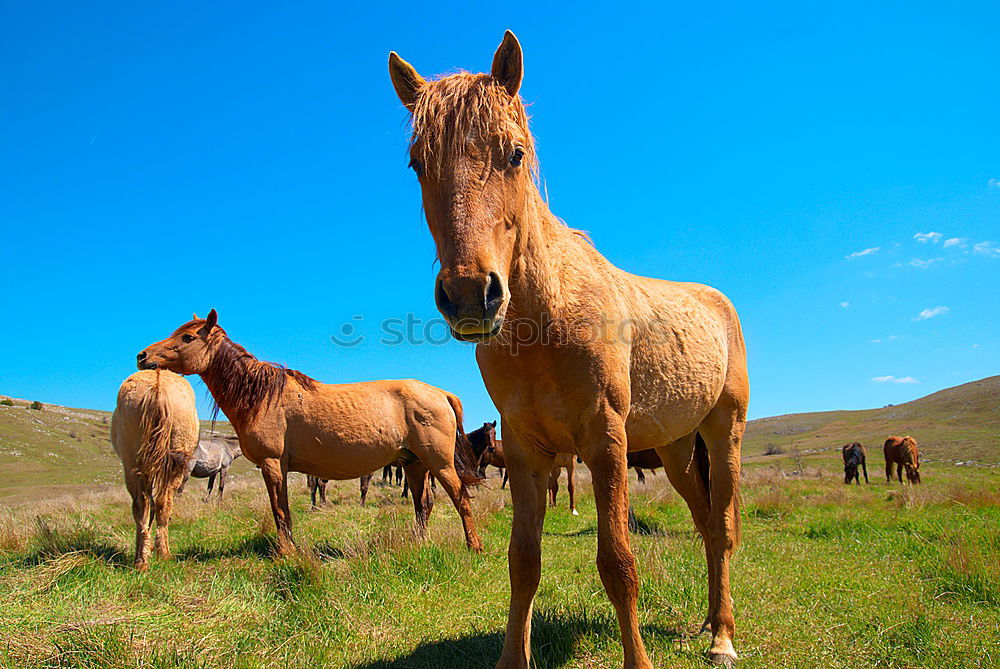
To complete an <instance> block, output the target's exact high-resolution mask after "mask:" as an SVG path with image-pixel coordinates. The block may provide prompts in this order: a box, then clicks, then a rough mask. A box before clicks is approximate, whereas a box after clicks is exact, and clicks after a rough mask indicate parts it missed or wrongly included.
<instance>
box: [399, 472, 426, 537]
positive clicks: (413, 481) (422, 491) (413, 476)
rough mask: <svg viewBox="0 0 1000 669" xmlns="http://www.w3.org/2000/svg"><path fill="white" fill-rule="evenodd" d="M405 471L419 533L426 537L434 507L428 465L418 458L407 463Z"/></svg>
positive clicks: (420, 535)
mask: <svg viewBox="0 0 1000 669" xmlns="http://www.w3.org/2000/svg"><path fill="white" fill-rule="evenodd" d="M403 473H404V474H405V475H406V483H407V486H406V488H408V489H409V491H410V492H411V493H412V495H411V497H413V516H414V520H415V521H416V531H417V535H418V536H419V537H420V538H424V537H426V536H427V521H428V520H430V516H431V511H432V510H433V507H434V498H433V497H431V495H430V486H429V485H428V484H427V478H428V472H427V467H425V466H424V463H422V462H420V461H419V460H417V461H416V462H411V463H410V464H408V465H405V466H404V467H403ZM405 490H406V489H404V494H405Z"/></svg>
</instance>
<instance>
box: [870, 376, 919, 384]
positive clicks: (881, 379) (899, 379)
mask: <svg viewBox="0 0 1000 669" xmlns="http://www.w3.org/2000/svg"><path fill="white" fill-rule="evenodd" d="M872 381H874V382H875V383H920V381H917V380H916V379H915V378H913V377H912V376H876V377H875V378H873V379H872Z"/></svg>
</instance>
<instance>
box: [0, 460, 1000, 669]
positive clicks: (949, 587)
mask: <svg viewBox="0 0 1000 669" xmlns="http://www.w3.org/2000/svg"><path fill="white" fill-rule="evenodd" d="M804 463H805V467H802V464H803V460H802V459H800V460H798V461H796V460H795V459H792V458H785V457H781V456H775V457H772V458H768V459H766V464H760V465H751V466H749V467H748V468H747V469H746V471H745V477H744V478H745V483H744V495H743V499H744V541H743V547H742V548H741V550H740V551H739V552H738V554H737V556H736V558H735V560H734V563H733V588H734V598H735V604H736V615H737V625H738V639H737V650H738V651H739V652H740V654H741V657H742V661H741V663H740V666H743V667H746V668H748V669H749V668H752V667H767V668H780V667H789V668H791V667H928V668H930V667H935V668H939V667H941V668H947V667H955V668H958V667H962V668H963V669H964V668H966V667H976V666H983V667H987V666H997V665H998V663H1000V636H998V629H1000V567H998V565H997V559H996V556H997V554H998V552H1000V505H998V502H1000V493H998V487H1000V486H998V484H1000V470H997V469H990V468H977V467H954V466H949V465H944V464H939V465H928V466H927V467H926V468H925V469H926V471H925V472H924V479H925V484H924V485H923V486H922V487H921V488H904V487H902V486H900V485H898V484H896V485H887V484H886V483H885V482H884V481H883V480H882V479H881V478H880V477H879V476H873V478H872V480H873V483H872V484H871V485H869V486H861V487H856V486H855V487H847V486H844V485H843V484H842V483H840V482H839V476H840V470H839V466H838V463H837V462H836V459H835V458H834V457H832V456H831V455H830V454H824V455H822V456H819V455H816V456H811V457H807V458H804ZM793 470H800V471H801V473H800V474H798V475H789V472H791V471H793ZM587 478H588V477H587V474H586V472H585V471H584V473H583V474H582V476H581V479H582V482H581V485H580V486H579V489H580V491H581V492H580V499H579V502H578V506H579V509H580V516H579V517H573V516H571V515H569V513H568V511H567V509H566V501H565V493H564V491H563V494H561V495H560V505H559V507H558V508H556V509H554V510H550V511H549V513H548V516H547V518H546V523H545V535H544V538H543V560H544V564H543V576H542V584H541V587H540V588H539V592H538V596H537V598H536V606H535V617H534V653H535V661H536V664H537V666H539V667H616V666H620V663H621V650H620V646H619V643H618V639H617V624H616V623H615V620H614V615H613V611H612V609H611V606H610V604H609V603H608V601H607V599H606V597H605V595H604V592H603V588H602V586H601V583H600V578H599V577H598V574H597V571H596V568H595V566H594V554H595V550H596V530H595V522H594V504H593V497H592V495H591V492H590V485H589V481H588V480H587ZM647 481H648V483H647V484H646V485H645V486H639V485H638V484H636V483H635V481H634V478H633V481H632V487H633V490H634V495H633V501H634V506H635V510H636V514H637V516H638V518H639V520H640V521H641V525H642V527H643V528H644V530H645V533H644V534H642V535H637V536H634V547H635V551H636V554H637V557H638V563H639V569H640V575H641V579H642V581H641V597H640V617H641V623H642V626H643V634H644V638H645V640H646V643H647V646H648V648H649V651H650V654H651V657H652V658H653V662H654V665H655V666H671V667H704V666H707V665H706V662H705V660H704V651H705V650H706V648H707V645H708V640H707V639H706V638H704V637H691V636H690V633H691V632H692V631H693V630H694V629H695V628H696V626H697V625H698V624H700V622H701V619H702V618H703V616H704V612H705V607H706V596H707V595H706V583H705V574H704V557H703V550H702V547H701V544H700V541H699V540H698V539H697V537H696V535H695V533H694V531H693V528H692V525H691V522H690V519H689V517H688V513H687V510H686V507H685V506H684V504H683V503H682V502H681V500H680V499H679V498H678V497H677V496H676V494H674V493H673V492H672V491H671V490H670V488H669V485H667V483H666V478H665V477H664V476H663V475H662V474H660V475H658V476H654V477H649V478H648V479H647ZM497 484H498V480H497V479H491V480H490V482H489V484H488V487H487V488H486V489H484V490H480V491H479V493H478V496H477V498H476V500H475V501H474V507H475V510H476V514H477V519H478V523H479V526H480V529H481V532H482V535H483V538H484V541H485V544H486V549H485V551H484V552H483V553H482V554H479V555H476V554H472V553H470V552H468V551H467V550H466V549H465V548H464V545H463V541H462V535H461V531H460V528H459V524H458V519H457V515H456V514H455V512H454V510H453V509H452V508H451V507H450V505H448V504H446V501H445V499H444V497H443V495H441V494H440V493H439V495H438V500H437V504H436V507H435V511H434V516H433V518H432V521H431V529H430V538H429V539H428V540H427V541H424V542H421V541H418V540H416V539H415V538H414V537H413V535H412V531H411V527H412V514H411V510H410V507H409V505H408V503H407V502H406V501H404V500H401V499H399V498H398V494H399V489H398V488H394V487H381V486H373V489H372V494H371V497H370V499H369V505H368V506H367V507H364V508H361V507H360V506H359V505H358V503H357V483H356V482H353V481H348V482H342V483H338V484H335V485H333V489H332V491H331V505H330V506H329V507H326V508H325V509H322V510H320V511H309V510H308V497H307V494H306V491H305V486H304V482H303V480H302V479H301V478H299V477H296V479H295V482H294V499H293V506H294V516H295V532H296V537H297V540H298V542H299V545H300V546H301V547H302V548H304V552H303V554H302V555H299V556H294V557H291V558H285V559H280V558H276V557H274V555H273V530H272V522H271V518H270V513H269V511H268V509H267V507H266V504H265V501H264V495H263V487H262V484H261V483H260V482H259V478H258V477H257V476H256V475H253V474H250V473H248V474H245V475H243V476H241V477H238V478H237V480H236V481H234V483H233V485H232V486H231V487H230V489H229V490H227V492H230V491H231V492H232V493H233V494H231V495H229V496H228V498H227V499H226V500H225V501H224V502H222V503H221V504H207V505H206V504H204V503H202V502H201V501H200V489H201V485H200V482H199V484H196V486H195V487H192V488H191V491H192V492H194V491H196V490H197V494H194V495H192V494H187V495H185V496H184V497H183V498H181V500H180V502H179V506H178V509H177V513H176V516H175V520H174V523H173V524H172V526H171V539H172V544H173V545H172V547H173V549H174V552H175V555H176V559H174V560H171V561H162V560H154V561H153V563H152V565H151V568H150V571H149V572H148V573H146V574H140V573H137V572H135V571H134V570H132V569H131V568H130V567H129V563H130V560H131V557H132V555H131V549H132V541H133V535H132V532H133V530H132V526H131V522H130V517H129V510H128V503H127V498H126V496H125V495H124V492H123V491H121V490H119V489H117V488H115V489H113V490H110V491H105V492H94V493H88V494H84V495H77V496H74V497H67V498H62V499H53V500H50V501H44V502H33V503H30V504H26V505H20V506H16V507H13V508H10V509H8V510H7V511H0V592H3V593H6V594H5V596H4V601H5V604H4V612H3V615H2V616H0V666H3V667H116V668H117V667H140V666H141V667H192V668H193V667H286V666H287V667H308V666H319V665H323V666H331V667H365V668H368V667H371V668H374V667H393V668H395V667H399V668H402V667H427V668H433V669H448V668H451V667H456V668H457V667H492V666H493V663H494V662H495V660H496V658H497V656H498V655H499V651H500V647H501V643H502V630H503V627H504V623H505V620H506V610H507V599H508V595H509V586H508V581H507V560H506V545H507V540H508V538H509V532H510V503H509V495H508V493H507V492H506V491H500V490H498V489H497Z"/></svg>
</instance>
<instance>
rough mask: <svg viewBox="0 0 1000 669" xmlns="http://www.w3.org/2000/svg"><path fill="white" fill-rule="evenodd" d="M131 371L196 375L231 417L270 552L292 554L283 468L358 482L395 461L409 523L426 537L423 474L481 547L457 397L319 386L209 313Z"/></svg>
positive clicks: (149, 351) (387, 386) (420, 389)
mask: <svg viewBox="0 0 1000 669" xmlns="http://www.w3.org/2000/svg"><path fill="white" fill-rule="evenodd" d="M136 361H137V364H138V366H139V367H140V368H141V369H169V370H171V371H176V372H179V373H181V374H199V375H201V378H202V380H203V381H204V382H205V385H206V386H208V390H209V392H211V393H212V397H213V398H214V399H215V401H216V403H217V405H218V407H219V408H220V409H221V410H222V411H223V412H224V413H225V414H226V416H227V417H228V418H229V419H230V421H231V422H232V425H233V428H234V429H235V430H236V434H237V435H238V436H239V438H240V446H241V447H242V449H243V455H245V456H246V457H247V459H248V460H250V461H251V462H253V463H254V464H255V465H257V466H258V467H260V471H261V475H262V476H263V478H264V484H265V486H266V487H267V492H268V497H269V498H270V502H271V511H272V513H273V514H274V523H275V526H276V527H277V532H278V551H279V552H280V553H282V554H288V553H291V552H294V551H295V544H294V542H293V540H292V515H291V511H290V509H289V506H288V472H290V471H297V472H303V473H305V474H311V475H313V476H318V477H320V478H325V479H333V480H345V479H354V478H360V477H362V476H367V475H368V474H370V473H372V472H373V471H376V470H378V469H381V468H382V467H384V466H385V465H387V464H390V463H392V462H394V461H395V460H396V459H397V458H399V457H405V458H406V460H407V462H408V464H407V465H405V467H404V470H405V471H406V478H407V481H408V482H409V484H410V488H412V490H413V510H414V515H415V516H416V522H417V527H418V529H419V531H420V533H421V534H424V533H426V528H427V519H428V517H429V516H430V513H431V510H432V507H433V498H432V497H431V496H430V494H429V493H430V490H429V489H428V488H427V486H426V485H425V483H426V481H427V477H428V471H430V472H433V474H434V476H435V478H437V479H438V480H440V482H441V485H442V487H444V489H445V491H446V492H447V493H448V496H449V497H451V500H452V502H453V503H454V505H455V508H456V509H457V510H458V515H459V516H460V518H461V520H462V526H463V528H464V530H465V541H466V544H467V545H468V546H469V548H472V549H473V550H477V551H478V550H481V549H482V542H481V541H480V539H479V535H478V534H477V533H476V529H475V526H474V524H473V519H472V510H471V508H470V506H469V495H468V490H467V486H469V485H474V484H477V483H479V482H480V480H481V479H480V478H479V477H478V476H476V471H475V459H474V456H473V454H472V448H471V447H470V446H469V443H468V441H467V440H466V439H465V433H464V432H463V431H462V403H461V401H460V400H459V399H458V397H456V396H455V395H453V394H451V393H449V392H446V391H444V390H441V389H440V388H435V387H434V386H431V385H428V384H426V383H421V382H419V381H370V382H367V383H343V384H326V383H320V382H319V381H316V380H315V379H312V378H310V377H308V376H306V375H305V374H303V373H302V372H298V371H295V370H291V369H286V368H284V367H281V366H279V365H275V364H272V363H268V362H262V361H260V360H258V359H257V358H255V357H254V356H253V355H251V354H250V353H248V352H247V350H246V349H244V348H243V347H242V346H240V345H239V344H237V343H235V342H234V341H232V340H231V339H230V338H229V336H228V335H227V334H226V331H225V330H223V329H222V328H221V327H219V325H218V314H216V312H215V310H214V309H213V310H212V311H211V312H210V313H209V314H208V318H205V319H200V318H195V319H193V320H191V321H188V322H187V323H184V324H183V325H181V326H180V327H179V328H177V329H176V330H175V331H174V332H173V334H171V335H170V336H169V337H168V338H166V339H164V340H163V341H160V342H157V343H155V344H152V345H151V346H149V347H147V348H146V349H145V350H143V351H142V352H140V353H139V355H138V356H137V360H136Z"/></svg>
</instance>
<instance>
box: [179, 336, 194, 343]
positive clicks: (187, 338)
mask: <svg viewBox="0 0 1000 669" xmlns="http://www.w3.org/2000/svg"><path fill="white" fill-rule="evenodd" d="M181 341H183V342H184V343H185V344H190V343H191V342H193V341H194V335H189V334H186V335H181Z"/></svg>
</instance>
